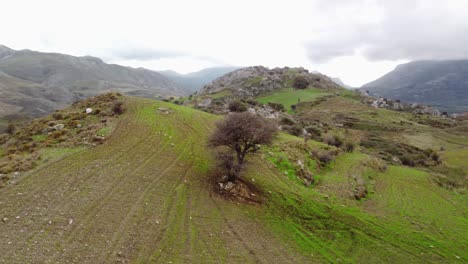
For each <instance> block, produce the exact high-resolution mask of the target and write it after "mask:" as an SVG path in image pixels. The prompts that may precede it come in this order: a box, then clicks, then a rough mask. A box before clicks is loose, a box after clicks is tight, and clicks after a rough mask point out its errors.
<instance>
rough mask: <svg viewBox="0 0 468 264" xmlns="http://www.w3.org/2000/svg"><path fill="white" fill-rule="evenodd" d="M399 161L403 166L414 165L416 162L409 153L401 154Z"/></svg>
mask: <svg viewBox="0 0 468 264" xmlns="http://www.w3.org/2000/svg"><path fill="white" fill-rule="evenodd" d="M400 161H401V164H403V165H405V166H410V167H414V165H416V163H415V162H414V158H413V157H412V156H410V155H404V156H402V157H401V159H400Z"/></svg>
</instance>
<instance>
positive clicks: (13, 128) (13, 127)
mask: <svg viewBox="0 0 468 264" xmlns="http://www.w3.org/2000/svg"><path fill="white" fill-rule="evenodd" d="M15 131H16V125H15V124H13V123H9V124H8V126H7V128H6V132H7V133H8V134H10V135H13V134H14V133H15Z"/></svg>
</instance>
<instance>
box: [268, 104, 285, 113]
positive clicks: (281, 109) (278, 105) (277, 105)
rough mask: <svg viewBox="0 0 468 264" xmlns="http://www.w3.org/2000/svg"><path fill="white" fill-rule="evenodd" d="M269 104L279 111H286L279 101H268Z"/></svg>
mask: <svg viewBox="0 0 468 264" xmlns="http://www.w3.org/2000/svg"><path fill="white" fill-rule="evenodd" d="M268 106H269V107H271V108H273V109H274V110H276V111H279V112H284V110H285V108H284V105H282V104H278V103H272V102H268Z"/></svg>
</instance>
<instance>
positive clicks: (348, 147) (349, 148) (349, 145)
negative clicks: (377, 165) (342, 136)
mask: <svg viewBox="0 0 468 264" xmlns="http://www.w3.org/2000/svg"><path fill="white" fill-rule="evenodd" d="M354 148H355V144H354V142H352V141H346V142H345V144H344V150H345V151H346V152H353V151H354Z"/></svg>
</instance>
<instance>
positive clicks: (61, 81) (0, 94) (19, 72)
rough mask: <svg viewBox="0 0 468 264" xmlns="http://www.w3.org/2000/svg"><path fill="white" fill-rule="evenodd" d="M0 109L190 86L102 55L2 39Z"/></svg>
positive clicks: (36, 110) (26, 110)
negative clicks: (19, 46) (17, 45)
mask: <svg viewBox="0 0 468 264" xmlns="http://www.w3.org/2000/svg"><path fill="white" fill-rule="evenodd" d="M0 87H1V90H0V105H1V106H2V107H1V110H0V115H3V116H4V115H10V114H18V113H21V114H26V115H30V116H39V115H42V114H44V113H47V112H50V111H52V110H54V109H57V108H60V107H63V106H65V105H67V104H69V103H71V102H73V101H75V100H77V99H81V98H85V97H88V96H92V95H96V94H99V93H103V92H106V91H119V92H122V93H125V94H129V95H135V96H142V97H150V98H152V97H157V96H182V95H185V94H187V93H188V92H187V91H185V90H184V89H183V88H181V87H180V86H179V85H177V84H176V83H175V82H173V81H172V80H170V79H168V78H167V77H165V76H163V75H162V74H160V73H158V72H155V71H151V70H147V69H143V68H138V69H136V68H131V67H124V66H120V65H115V64H107V63H104V62H103V61H102V60H101V59H99V58H95V57H90V56H85V57H75V56H70V55H64V54H58V53H43V52H37V51H31V50H19V51H16V50H13V49H10V48H8V47H5V46H1V45H0Z"/></svg>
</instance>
